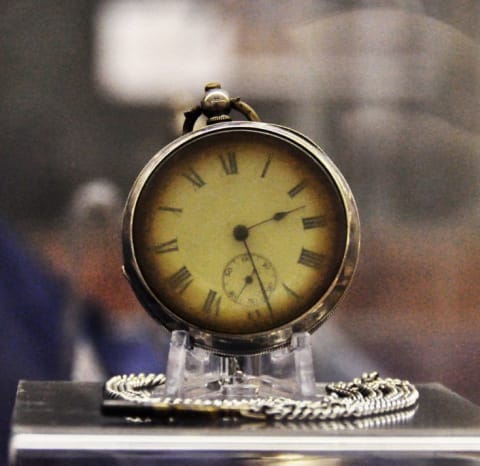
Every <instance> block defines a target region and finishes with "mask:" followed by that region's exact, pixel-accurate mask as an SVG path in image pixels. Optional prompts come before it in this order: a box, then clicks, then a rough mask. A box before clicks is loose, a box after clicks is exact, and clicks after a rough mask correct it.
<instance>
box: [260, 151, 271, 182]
mask: <svg viewBox="0 0 480 466" xmlns="http://www.w3.org/2000/svg"><path fill="white" fill-rule="evenodd" d="M271 161H272V156H271V155H269V156H268V159H267V161H266V162H265V165H264V166H263V170H262V174H261V175H260V178H265V176H267V172H268V169H269V168H270V163H271Z"/></svg>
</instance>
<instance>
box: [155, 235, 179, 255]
mask: <svg viewBox="0 0 480 466" xmlns="http://www.w3.org/2000/svg"><path fill="white" fill-rule="evenodd" d="M153 250H154V251H155V254H164V253H165V252H172V251H178V242H177V238H175V239H172V240H170V241H165V242H164V243H159V244H156V245H155V246H153Z"/></svg>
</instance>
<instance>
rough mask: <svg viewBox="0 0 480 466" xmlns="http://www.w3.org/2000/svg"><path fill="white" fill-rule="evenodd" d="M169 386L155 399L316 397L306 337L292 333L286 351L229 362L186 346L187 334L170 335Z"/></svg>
mask: <svg viewBox="0 0 480 466" xmlns="http://www.w3.org/2000/svg"><path fill="white" fill-rule="evenodd" d="M166 372H167V374H166V375H167V382H166V384H165V385H164V386H162V387H160V388H158V389H157V391H156V392H155V393H154V396H156V395H158V396H172V397H181V398H193V397H194V398H205V399H209V398H212V399H213V398H254V397H262V398H263V397H269V396H275V397H277V396H287V397H301V398H309V397H313V396H315V394H316V390H317V388H316V385H315V375H314V371H313V355H312V346H311V340H310V334H309V333H306V332H305V333H296V334H294V335H293V336H292V341H291V344H290V346H289V347H286V348H281V349H278V350H276V351H273V352H270V353H267V354H261V355H254V356H238V357H228V356H219V355H216V354H214V353H212V352H210V351H207V350H204V349H202V348H198V347H195V346H193V347H192V346H191V345H190V338H189V334H188V332H186V331H183V330H177V331H174V332H172V336H171V339H170V350H169V354H168V361H167V371H166Z"/></svg>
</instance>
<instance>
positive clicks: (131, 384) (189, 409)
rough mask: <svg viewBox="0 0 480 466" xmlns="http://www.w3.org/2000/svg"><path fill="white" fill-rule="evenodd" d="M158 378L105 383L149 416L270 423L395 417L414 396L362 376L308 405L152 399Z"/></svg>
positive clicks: (410, 389)
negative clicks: (236, 418) (149, 412)
mask: <svg viewBox="0 0 480 466" xmlns="http://www.w3.org/2000/svg"><path fill="white" fill-rule="evenodd" d="M165 382H166V377H165V375H164V374H130V375H117V376H114V377H112V378H110V379H109V380H107V382H106V383H105V387H104V388H105V395H106V396H107V397H109V398H110V399H117V400H123V401H126V402H131V403H132V406H137V407H139V406H143V407H146V408H150V409H151V410H153V411H155V412H157V413H158V412H168V413H172V414H175V413H177V414H182V413H184V414H185V413H202V412H203V413H218V414H224V415H237V416H241V417H245V418H252V419H256V418H257V419H266V420H272V421H335V420H345V419H350V418H361V417H367V416H378V415H385V414H389V413H395V412H401V411H404V410H407V409H410V408H412V407H414V406H415V405H416V403H417V401H418V396H419V395H418V391H417V389H416V388H415V386H414V385H413V384H411V383H410V382H408V381H406V380H400V379H393V378H382V377H380V376H379V374H378V373H376V372H373V373H368V374H363V375H362V377H360V378H355V379H353V380H352V381H350V382H333V383H328V384H327V385H326V386H325V394H319V395H317V396H316V397H315V398H313V399H304V400H302V399H292V398H286V397H268V398H260V397H259V398H248V399H230V398H227V399H220V398H218V399H203V398H196V399H195V398H173V397H158V396H154V395H153V390H154V389H156V388H158V387H159V386H162V385H164V384H165Z"/></svg>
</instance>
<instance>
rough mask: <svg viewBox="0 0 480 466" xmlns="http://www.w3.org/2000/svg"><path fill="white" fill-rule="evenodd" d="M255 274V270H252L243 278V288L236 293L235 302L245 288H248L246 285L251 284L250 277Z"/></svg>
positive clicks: (251, 278)
mask: <svg viewBox="0 0 480 466" xmlns="http://www.w3.org/2000/svg"><path fill="white" fill-rule="evenodd" d="M254 273H255V270H252V271H251V272H250V273H249V274H248V275H247V276H246V277H245V280H244V282H243V287H242V289H241V290H240V293H238V295H237V301H238V300H239V299H240V296H242V293H243V292H244V291H245V288H246V287H247V286H248V285H251V284H252V283H253V277H252V275H253V274H254Z"/></svg>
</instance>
